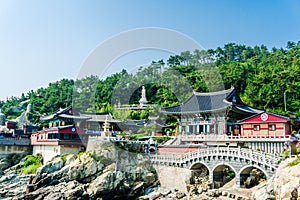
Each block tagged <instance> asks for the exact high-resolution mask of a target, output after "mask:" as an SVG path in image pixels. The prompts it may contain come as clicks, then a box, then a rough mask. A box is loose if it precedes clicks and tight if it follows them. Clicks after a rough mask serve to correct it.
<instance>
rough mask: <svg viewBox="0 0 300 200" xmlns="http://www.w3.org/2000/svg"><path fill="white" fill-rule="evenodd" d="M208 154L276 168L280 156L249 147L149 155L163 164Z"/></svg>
mask: <svg viewBox="0 0 300 200" xmlns="http://www.w3.org/2000/svg"><path fill="white" fill-rule="evenodd" d="M209 156H227V157H236V158H241V159H246V160H249V161H251V162H254V163H257V164H261V165H266V166H269V167H271V168H277V167H278V163H279V160H280V159H281V157H280V156H279V155H274V154H273V155H272V154H267V153H264V152H257V151H254V150H251V149H241V148H220V147H219V148H214V149H210V148H208V149H206V150H200V149H199V150H198V151H194V152H189V153H185V154H181V155H176V154H152V155H150V159H151V162H153V163H165V164H167V163H168V164H184V163H186V162H189V161H191V160H193V159H197V158H201V157H202V158H203V157H209Z"/></svg>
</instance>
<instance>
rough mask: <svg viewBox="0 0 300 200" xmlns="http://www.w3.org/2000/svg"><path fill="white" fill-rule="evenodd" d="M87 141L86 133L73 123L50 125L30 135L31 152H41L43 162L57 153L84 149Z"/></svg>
mask: <svg viewBox="0 0 300 200" xmlns="http://www.w3.org/2000/svg"><path fill="white" fill-rule="evenodd" d="M87 142H88V135H86V134H85V132H84V131H83V130H81V129H80V128H78V127H76V126H74V125H69V126H58V127H51V128H47V129H44V130H41V131H38V132H35V133H33V134H32V135H31V145H32V146H33V154H37V153H40V154H42V156H43V162H44V163H47V162H48V161H49V160H51V159H52V158H53V157H55V156H57V155H64V154H77V153H79V152H81V151H85V147H86V145H87Z"/></svg>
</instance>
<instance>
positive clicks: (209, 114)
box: [161, 88, 263, 135]
mask: <svg viewBox="0 0 300 200" xmlns="http://www.w3.org/2000/svg"><path fill="white" fill-rule="evenodd" d="M161 111H162V112H163V113H166V114H171V115H173V116H175V117H177V119H178V120H179V127H178V134H187V135H189V134H202V133H204V134H228V135H238V134H240V126H239V124H238V123H237V122H238V121H239V120H241V119H244V118H246V117H249V116H251V115H254V114H258V113H261V112H263V111H262V110H258V109H255V108H252V107H250V106H247V105H246V104H244V103H243V101H242V100H241V98H240V97H239V96H238V94H237V92H236V90H235V89H234V88H230V89H228V90H223V91H218V92H210V93H199V92H194V93H193V95H192V96H190V97H189V98H188V99H187V100H186V101H184V102H183V103H181V104H180V105H176V106H171V107H166V108H162V110H161Z"/></svg>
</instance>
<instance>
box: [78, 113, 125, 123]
mask: <svg viewBox="0 0 300 200" xmlns="http://www.w3.org/2000/svg"><path fill="white" fill-rule="evenodd" d="M80 116H81V117H87V118H89V119H88V120H87V121H88V122H104V121H105V120H106V118H107V120H108V122H110V123H112V122H113V123H118V122H122V121H121V120H118V119H114V118H113V117H112V116H111V114H110V113H80Z"/></svg>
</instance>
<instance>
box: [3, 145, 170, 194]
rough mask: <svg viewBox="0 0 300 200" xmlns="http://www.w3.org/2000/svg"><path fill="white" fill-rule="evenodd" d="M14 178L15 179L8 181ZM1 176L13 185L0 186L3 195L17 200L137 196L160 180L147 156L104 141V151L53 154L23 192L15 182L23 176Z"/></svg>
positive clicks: (24, 187)
mask: <svg viewBox="0 0 300 200" xmlns="http://www.w3.org/2000/svg"><path fill="white" fill-rule="evenodd" d="M104 154H106V155H107V154H110V155H112V158H114V159H111V158H110V157H105V156H104ZM11 179H15V181H13V182H8V181H10V180H11ZM16 179H19V180H18V181H16ZM0 180H2V181H3V184H4V183H5V184H10V186H11V187H10V188H5V189H4V190H0V195H1V196H7V195H10V196H14V197H13V199H18V200H21V199H29V200H30V199H49V200H50V199H51V200H52V199H74V200H75V199H76V200H77V199H102V200H108V199H109V200H110V199H134V198H137V197H138V196H142V195H144V194H145V191H146V190H149V189H148V188H151V187H154V186H155V185H157V184H158V180H157V175H156V174H155V173H154V169H153V168H151V165H149V159H148V157H145V156H143V155H140V154H136V153H130V152H128V151H124V150H120V149H117V148H116V147H115V146H114V145H113V144H111V143H109V144H105V151H101V152H100V151H98V152H97V153H96V152H86V153H81V154H80V155H78V156H76V155H73V156H72V155H67V156H62V157H56V158H53V159H52V160H51V161H49V162H48V163H47V164H45V165H44V166H42V167H40V168H39V169H38V170H37V172H36V174H35V175H33V176H32V177H31V176H30V177H28V178H27V179H26V180H25V181H23V182H22V184H23V186H22V187H23V189H22V190H20V192H18V191H16V190H15V189H14V188H15V186H14V185H18V184H19V182H20V183H21V176H19V175H15V174H12V175H10V176H7V175H6V176H4V177H2V179H0ZM12 186H14V187H12ZM166 194H167V193H166ZM159 195H161V194H159Z"/></svg>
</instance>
